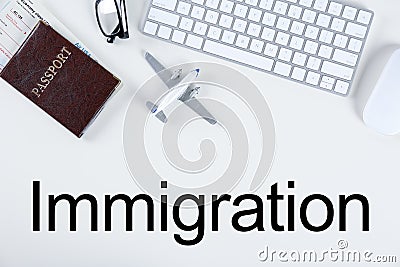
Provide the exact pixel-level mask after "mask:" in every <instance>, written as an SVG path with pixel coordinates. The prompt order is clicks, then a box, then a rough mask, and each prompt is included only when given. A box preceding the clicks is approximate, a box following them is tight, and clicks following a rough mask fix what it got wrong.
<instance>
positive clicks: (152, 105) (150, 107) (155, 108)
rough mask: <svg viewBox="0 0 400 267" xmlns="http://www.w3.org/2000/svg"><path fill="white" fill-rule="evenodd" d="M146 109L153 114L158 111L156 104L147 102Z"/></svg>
mask: <svg viewBox="0 0 400 267" xmlns="http://www.w3.org/2000/svg"><path fill="white" fill-rule="evenodd" d="M146 107H147V108H148V109H149V110H150V111H151V113H155V112H156V111H157V109H158V107H157V106H156V104H154V103H153V102H150V101H148V102H146Z"/></svg>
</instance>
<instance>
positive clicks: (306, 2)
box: [299, 0, 314, 7]
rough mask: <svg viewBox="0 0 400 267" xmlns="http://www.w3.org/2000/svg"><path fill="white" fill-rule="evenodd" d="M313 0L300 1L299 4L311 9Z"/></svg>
mask: <svg viewBox="0 0 400 267" xmlns="http://www.w3.org/2000/svg"><path fill="white" fill-rule="evenodd" d="M313 1H314V0H300V1H299V4H300V5H302V6H306V7H311V6H312V3H313Z"/></svg>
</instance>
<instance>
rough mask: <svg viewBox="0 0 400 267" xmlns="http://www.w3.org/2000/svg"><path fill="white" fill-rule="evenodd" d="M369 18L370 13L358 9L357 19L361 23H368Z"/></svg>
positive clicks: (370, 16)
mask: <svg viewBox="0 0 400 267" xmlns="http://www.w3.org/2000/svg"><path fill="white" fill-rule="evenodd" d="M371 18H372V13H370V12H367V11H364V10H360V12H359V13H358V17H357V21H358V22H360V23H362V24H365V25H368V24H369V22H370V21H371Z"/></svg>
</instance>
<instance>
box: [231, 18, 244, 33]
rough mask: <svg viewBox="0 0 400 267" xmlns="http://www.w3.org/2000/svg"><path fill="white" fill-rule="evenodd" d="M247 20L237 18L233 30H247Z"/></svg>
mask: <svg viewBox="0 0 400 267" xmlns="http://www.w3.org/2000/svg"><path fill="white" fill-rule="evenodd" d="M246 27H247V22H246V21H244V20H241V19H236V20H235V22H234V23H233V30H234V31H237V32H241V33H243V32H244V31H245V30H246Z"/></svg>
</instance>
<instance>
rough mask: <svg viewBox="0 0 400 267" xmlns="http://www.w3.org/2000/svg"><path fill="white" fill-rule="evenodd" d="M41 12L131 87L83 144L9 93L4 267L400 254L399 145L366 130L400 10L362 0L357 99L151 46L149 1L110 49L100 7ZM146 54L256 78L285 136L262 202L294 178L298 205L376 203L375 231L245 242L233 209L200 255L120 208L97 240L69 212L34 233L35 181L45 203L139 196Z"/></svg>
mask: <svg viewBox="0 0 400 267" xmlns="http://www.w3.org/2000/svg"><path fill="white" fill-rule="evenodd" d="M42 1H43V3H44V4H45V5H46V6H47V8H48V9H49V10H50V11H52V12H53V13H54V14H55V15H56V16H58V17H59V19H60V20H61V21H62V22H64V23H65V25H67V27H69V28H70V29H71V30H72V32H74V33H75V34H76V36H78V37H79V38H80V39H81V40H82V41H83V42H84V43H85V44H86V45H87V46H88V47H90V48H91V49H92V50H93V51H94V52H95V54H96V55H97V57H99V58H101V60H102V61H103V62H104V64H105V65H106V66H107V67H108V68H109V69H111V70H112V71H113V72H115V73H116V74H117V75H118V76H119V77H120V78H121V79H122V80H123V81H124V85H125V87H124V88H123V89H122V90H121V91H120V93H119V94H118V95H117V96H116V97H115V98H114V99H112V101H111V102H110V104H109V105H108V106H107V108H106V109H105V110H104V112H103V113H102V114H101V116H100V117H99V119H98V120H97V121H96V123H95V124H94V125H93V126H92V127H91V129H90V130H89V132H88V133H87V135H86V136H85V137H84V138H83V139H82V140H78V139H76V138H74V137H73V136H72V135H70V134H69V133H68V132H66V131H65V130H64V129H63V128H62V127H60V126H59V125H58V124H57V123H55V122H54V121H53V120H51V119H49V118H48V117H47V116H45V115H44V114H43V113H42V112H41V111H40V110H38V109H37V108H36V107H34V106H33V105H32V104H31V103H30V102H29V101H27V100H26V99H24V98H23V97H21V95H20V94H19V93H18V92H17V91H15V90H12V89H11V88H10V87H8V86H7V85H6V84H5V83H4V82H1V87H2V90H0V122H1V133H0V162H1V165H0V178H1V186H0V212H1V214H0V266H2V267H10V266H206V265H209V266H216V265H217V264H218V265H220V266H261V265H263V264H265V263H260V262H259V261H258V260H257V253H258V251H259V250H261V249H263V248H264V247H265V246H266V245H269V246H270V247H271V248H276V249H279V248H286V249H318V248H330V247H336V243H337V240H339V239H346V240H348V242H349V244H350V247H351V248H352V249H360V250H361V249H369V250H371V251H375V252H376V253H381V254H387V255H396V253H398V251H399V250H398V248H399V247H398V243H397V240H398V239H399V237H400V229H399V227H398V226H399V223H400V215H399V212H398V197H397V195H398V187H399V185H400V179H399V178H400V164H399V158H400V137H399V136H395V137H384V136H381V135H378V134H376V133H374V132H373V131H371V130H369V129H367V128H366V127H365V126H364V124H363V122H362V119H361V112H362V107H363V105H364V104H365V101H366V97H367V96H368V95H369V94H370V92H371V90H372V88H373V86H374V84H375V82H376V80H377V78H378V76H379V74H380V71H381V70H382V68H383V66H384V63H385V61H386V60H387V59H388V57H389V54H390V52H391V51H393V49H394V48H395V47H397V46H399V45H400V34H398V25H400V16H399V14H398V10H399V9H400V2H399V1H398V0H385V1H376V0H375V1H373V0H365V1H361V0H359V1H354V3H355V4H358V5H360V6H362V7H365V8H369V9H372V10H374V11H375V20H374V23H373V26H372V30H371V33H370V36H369V40H368V43H367V46H366V50H365V53H364V55H363V58H362V61H361V66H360V69H359V71H358V73H357V79H356V84H355V87H354V89H353V91H352V93H351V95H350V96H349V97H348V98H342V97H337V96H334V95H331V94H328V93H325V92H322V91H318V90H315V89H312V88H308V87H306V86H301V85H298V84H296V83H291V82H288V81H286V80H283V79H280V78H276V77H274V76H271V75H266V74H264V73H261V72H257V71H254V70H251V69H248V68H246V67H243V66H239V65H235V64H233V63H230V62H226V61H223V60H220V59H215V58H213V57H210V56H206V55H203V54H201V53H197V52H194V51H191V50H188V49H184V48H179V47H176V46H173V45H171V44H167V43H164V42H161V41H157V40H153V39H150V38H147V37H145V36H143V35H142V34H140V33H139V31H138V29H137V28H138V23H139V21H140V18H141V14H143V12H145V10H144V1H127V6H128V9H129V23H130V34H131V38H130V39H129V40H126V41H117V43H116V44H114V45H109V44H107V43H106V41H105V40H104V38H103V36H102V35H101V34H100V33H99V31H98V28H97V24H96V20H95V16H94V0H87V1H81V0H68V1H67V0H51V1H50V0H42ZM144 50H149V51H151V52H153V53H154V54H155V55H157V56H158V57H159V58H160V59H161V60H162V61H163V62H165V63H169V65H171V66H172V65H175V64H179V63H183V62H187V61H212V62H219V63H223V64H227V65H229V66H231V67H234V68H236V69H238V70H239V71H241V72H243V73H244V74H245V75H247V76H248V77H249V78H250V79H251V80H252V81H253V82H254V83H255V84H256V85H258V87H259V89H260V90H261V92H262V93H263V95H264V96H265V98H266V99H267V101H268V102H269V104H270V108H271V110H272V113H273V115H274V119H275V125H276V136H277V146H276V147H277V151H276V158H275V162H274V165H273V167H272V170H271V173H270V175H269V177H268V180H267V182H266V183H265V184H264V186H263V187H262V188H261V189H260V190H259V191H258V192H257V193H258V194H260V195H265V194H266V193H267V192H268V191H269V187H270V185H272V184H273V183H275V182H279V183H280V184H281V185H282V186H286V181H288V180H292V179H293V180H295V181H296V183H297V184H296V187H297V189H296V197H298V198H299V199H301V198H303V197H305V196H307V195H309V194H312V193H315V192H319V193H323V194H326V195H327V196H329V197H330V198H331V199H332V200H334V201H336V198H337V196H338V195H339V194H343V193H346V194H350V193H355V192H359V193H362V194H364V195H365V196H367V197H368V199H369V201H370V204H371V215H370V218H371V231H370V232H367V233H363V232H361V231H360V227H359V215H358V213H354V214H352V215H351V216H350V217H352V219H351V220H350V221H349V228H350V229H349V231H348V232H345V233H339V232H338V230H337V229H338V221H337V217H335V223H334V225H333V226H332V227H331V228H330V229H329V230H327V231H325V232H323V233H320V234H315V233H310V232H307V231H306V230H305V229H304V228H303V227H302V226H301V224H300V223H299V220H298V219H297V228H298V230H297V231H296V232H295V233H288V232H284V233H276V232H273V231H272V229H271V227H270V223H269V220H268V218H267V220H266V222H265V225H266V228H267V231H266V232H264V233H249V234H240V233H238V232H235V231H233V230H232V228H231V227H230V217H224V215H225V214H230V213H229V208H227V209H228V211H226V212H221V217H222V218H226V220H225V222H224V221H223V219H221V221H222V222H221V229H222V230H221V231H220V232H219V233H212V232H211V231H210V230H209V229H207V230H206V233H205V237H204V240H203V241H202V242H201V243H200V244H199V245H197V246H195V247H182V246H179V245H177V244H176V242H175V241H174V239H173V234H174V233H175V230H176V229H174V228H173V222H172V221H171V222H170V225H171V230H170V231H169V232H168V233H160V232H159V231H158V230H157V231H156V232H155V233H147V232H146V231H145V230H144V225H145V221H144V219H145V218H144V215H145V213H144V210H139V211H138V212H137V213H136V214H137V216H138V217H137V218H136V219H135V221H136V222H137V231H135V232H134V233H126V232H125V231H124V227H123V224H124V217H123V210H122V209H121V210H118V211H116V212H115V214H114V217H115V219H114V222H115V225H117V227H116V228H117V229H115V230H114V232H113V233H104V231H103V230H102V227H101V226H102V222H101V218H100V232H98V233H91V232H90V231H89V230H88V229H89V227H88V223H89V220H88V218H87V217H88V216H87V214H88V210H87V209H86V210H85V208H82V209H81V210H80V213H79V214H82V216H81V218H80V220H79V224H78V227H79V231H78V232H77V233H69V232H68V230H67V225H68V222H67V221H65V220H66V219H67V217H66V216H67V210H66V209H65V208H61V209H60V210H59V214H60V217H59V219H58V220H60V222H59V224H58V227H59V230H58V231H57V232H56V233H47V232H46V231H43V232H41V233H32V232H31V181H32V180H34V179H40V180H41V181H42V191H43V192H42V194H43V196H45V195H47V194H52V193H54V194H59V193H62V192H67V193H70V194H81V193H83V192H89V193H91V194H94V195H96V196H97V197H98V198H99V199H101V197H102V196H103V195H104V194H107V193H111V194H115V193H117V192H124V193H127V194H130V195H132V196H133V195H135V194H139V193H140V190H139V188H138V187H137V186H136V184H135V183H134V182H133V180H132V178H131V177H130V175H129V172H128V170H127V168H126V166H125V162H124V156H123V153H122V129H123V122H124V116H125V112H126V110H127V107H128V104H129V102H130V100H131V98H132V96H133V95H134V93H135V91H136V90H137V89H138V87H139V86H140V85H141V84H142V83H143V82H144V81H145V80H146V79H148V78H149V77H150V76H151V75H153V73H152V70H151V69H150V68H149V67H148V66H147V65H146V63H145V60H144V58H143V51H144ZM284 192H285V191H284ZM335 205H336V204H335ZM354 210H355V211H357V212H358V210H357V209H354ZM316 216H318V214H317V215H316ZM322 216H323V214H322ZM156 218H158V217H157V216H156ZM296 218H298V215H297V217H296ZM44 219H45V217H43V218H42V220H44ZM156 225H159V224H158V223H156ZM46 226H47V222H43V228H46ZM397 256H400V255H397ZM398 260H399V257H398ZM299 265H300V264H299ZM307 265H308V264H305V265H304V266H307ZM300 266H303V265H300ZM371 266H374V265H373V264H371ZM377 266H378V265H377Z"/></svg>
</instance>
